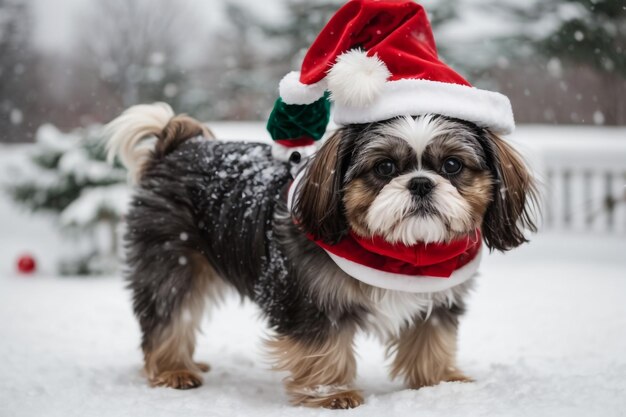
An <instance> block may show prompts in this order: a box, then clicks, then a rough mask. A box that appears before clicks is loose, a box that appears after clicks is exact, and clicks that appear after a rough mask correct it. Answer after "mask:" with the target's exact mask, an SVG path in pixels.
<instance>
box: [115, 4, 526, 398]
mask: <svg viewBox="0 0 626 417" xmlns="http://www.w3.org/2000/svg"><path fill="white" fill-rule="evenodd" d="M328 51H331V52H330V53H328ZM327 92H330V94H327ZM280 93H281V94H280V95H281V98H280V99H279V100H278V101H277V102H276V105H275V108H274V111H273V112H272V115H271V116H270V122H269V123H268V129H270V131H271V132H272V136H273V138H274V139H275V140H276V143H275V145H276V144H278V145H280V146H285V147H287V151H284V149H283V151H284V152H282V155H283V156H287V157H286V158H281V157H280V155H281V152H277V151H276V149H282V148H276V146H275V145H274V146H272V145H269V144H263V143H248V142H221V141H219V140H216V139H214V138H213V136H212V135H211V133H210V132H209V130H208V129H207V128H206V127H205V126H203V125H202V124H201V123H199V122H198V121H196V120H194V119H192V118H190V117H187V116H176V115H175V114H174V113H173V111H172V109H171V108H170V107H169V106H167V105H165V104H156V105H142V106H136V107H132V108H130V109H129V110H127V111H126V112H125V113H124V114H122V115H121V116H120V117H119V118H118V119H116V120H114V121H113V122H112V123H111V124H110V125H109V126H108V132H109V136H110V138H109V141H108V149H109V155H110V157H112V158H113V157H115V156H117V157H119V158H120V160H121V161H122V162H123V163H124V164H125V165H126V166H127V167H128V169H129V172H130V175H131V178H132V179H133V181H134V182H135V185H136V187H135V193H134V197H133V199H132V203H131V207H130V211H129V212H128V215H127V217H126V221H127V233H126V248H127V253H126V263H127V278H128V281H129V286H130V288H131V289H132V291H133V307H134V311H135V314H136V316H137V318H138V320H139V323H140V327H141V331H142V342H141V346H142V349H143V352H144V358H145V370H146V372H147V375H148V379H149V381H150V383H151V384H152V385H155V386H167V387H173V388H179V389H187V388H193V387H197V386H199V385H200V384H201V381H202V378H201V372H204V371H207V370H208V366H207V365H206V364H203V363H200V362H196V361H195V360H194V358H193V354H194V348H195V341H196V332H197V330H198V326H199V325H200V321H201V318H202V316H203V312H204V311H205V310H207V309H208V308H210V307H211V306H212V305H214V304H215V303H216V301H217V300H218V299H219V298H220V297H222V294H223V293H224V291H226V290H227V289H228V288H231V289H234V290H236V291H237V292H238V293H239V294H241V296H242V297H246V298H249V299H250V300H252V301H254V302H255V303H256V304H258V306H259V307H260V309H261V310H262V312H263V313H264V315H265V317H266V318H267V320H268V322H269V326H270V328H271V330H272V336H271V339H270V340H268V341H267V347H268V349H269V352H270V353H271V355H272V358H273V360H274V364H275V368H276V369H280V370H284V371H287V372H288V373H289V376H288V378H287V379H286V388H287V391H288V393H289V395H290V397H291V400H292V402H293V403H294V404H300V405H306V406H317V407H329V408H351V407H355V406H358V405H359V404H361V403H362V402H363V398H362V396H361V394H360V392H359V391H358V389H357V388H356V387H354V386H353V383H354V379H355V376H356V360H355V355H354V351H353V340H354V336H355V333H356V332H358V331H363V332H372V333H374V334H376V335H378V337H379V338H380V339H381V340H382V341H383V342H384V343H385V344H386V345H387V347H388V350H387V352H388V354H389V355H390V357H391V358H392V363H391V370H390V374H391V376H392V377H401V378H403V379H404V381H405V382H406V385H407V386H408V387H411V388H420V387H423V386H429V385H435V384H438V383H440V382H442V381H467V380H468V378H467V377H466V376H464V375H463V374H462V373H461V371H460V370H459V369H458V368H457V366H456V363H455V354H456V341H457V327H458V324H459V317H460V315H461V314H463V312H464V309H465V305H464V299H465V296H466V295H467V293H468V291H469V290H470V289H471V287H472V284H473V281H474V277H475V273H476V270H477V267H478V264H479V262H480V254H481V247H482V243H483V242H484V243H485V244H486V246H487V247H488V248H489V249H490V250H499V251H507V250H509V249H512V248H515V247H517V246H519V245H520V244H522V243H524V242H526V237H525V234H524V231H525V230H534V229H535V225H534V223H533V219H532V216H531V210H532V207H533V206H534V204H533V203H534V201H535V199H536V190H535V185H534V182H533V179H532V177H531V175H530V173H529V171H528V169H527V167H526V165H525V164H524V161H523V160H522V158H521V157H520V155H519V154H518V153H517V152H516V151H515V150H514V149H513V148H512V147H511V146H510V145H509V144H508V143H507V142H506V141H504V140H503V139H502V138H501V137H500V136H499V134H500V133H507V132H509V131H510V130H512V127H513V124H514V123H513V115H512V111H511V106H510V103H509V101H508V99H506V97H504V96H502V95H500V94H497V93H492V92H488V91H484V90H478V89H475V88H473V87H471V86H470V85H469V83H468V82H467V81H465V80H464V79H463V78H462V77H460V76H459V75H458V74H456V73H454V72H453V71H452V70H451V69H450V68H448V67H447V66H445V64H443V63H442V62H440V61H439V60H438V59H437V55H436V47H435V45H434V41H433V39H432V33H431V32H430V26H429V24H428V21H427V19H426V15H425V12H424V10H423V9H422V8H421V6H419V5H417V4H415V3H413V2H411V1H388V0H379V1H373V0H353V1H351V2H349V3H348V4H346V6H344V7H343V8H342V9H341V10H340V11H339V12H337V14H336V15H335V17H333V19H331V21H330V22H329V23H328V25H327V26H326V27H325V28H324V30H323V31H322V33H321V34H320V35H319V37H318V39H317V40H316V41H315V42H314V44H313V46H312V47H311V49H310V50H309V52H308V54H307V56H306V57H305V59H304V61H303V65H302V71H301V72H300V73H295V75H294V73H292V74H289V75H288V76H287V77H285V79H283V81H282V82H281V86H280ZM330 101H333V102H334V104H335V108H334V115H335V121H337V122H338V124H339V125H340V127H339V128H338V129H337V130H336V131H334V132H333V133H331V134H330V135H329V137H328V139H327V140H326V141H325V142H324V143H323V145H322V146H321V147H320V148H319V150H317V152H316V153H315V154H314V155H313V156H312V157H310V158H305V157H307V156H309V154H308V153H307V152H308V151H307V149H308V148H307V146H309V145H310V142H313V140H312V139H311V137H313V139H317V138H318V137H317V136H321V134H320V133H323V131H324V130H325V129H326V123H327V122H328V110H329V103H330ZM320 126H321V128H320ZM290 156H291V158H290ZM294 156H295V157H294ZM298 156H300V157H303V158H302V159H303V163H302V165H303V166H299V165H298V166H294V163H297V162H298V160H299V159H300V158H298ZM294 168H295V169H294ZM292 171H297V174H296V176H295V178H294V177H293V176H292Z"/></svg>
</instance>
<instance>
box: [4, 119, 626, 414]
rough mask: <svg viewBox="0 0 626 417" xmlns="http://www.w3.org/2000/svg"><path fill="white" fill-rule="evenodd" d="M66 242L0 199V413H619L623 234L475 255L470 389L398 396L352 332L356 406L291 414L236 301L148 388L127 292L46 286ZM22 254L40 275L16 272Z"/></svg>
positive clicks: (540, 240) (625, 259)
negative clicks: (189, 361) (168, 382)
mask: <svg viewBox="0 0 626 417" xmlns="http://www.w3.org/2000/svg"><path fill="white" fill-rule="evenodd" d="M242 128H243V129H244V130H245V126H244V127H242ZM216 130H219V129H216ZM218 133H219V132H218ZM13 153H15V152H13ZM0 154H2V155H0V164H1V163H2V159H3V158H2V157H6V156H7V155H8V151H7V150H6V149H0ZM11 157H19V152H18V153H16V154H15V155H12V156H11ZM5 160H6V159H5ZM62 246H63V245H62V243H61V241H60V240H59V239H58V237H57V236H56V231H55V229H54V227H53V226H52V225H51V222H50V221H49V220H48V219H42V218H39V217H32V216H28V215H25V214H23V213H20V212H19V211H17V210H16V209H15V208H13V207H12V206H11V205H10V204H9V202H8V201H7V200H6V197H4V195H1V194H0V317H1V318H2V320H0V357H1V358H2V360H1V361H0V417H19V416H51V417H55V416H59V417H61V416H63V417H66V416H79V415H80V416H89V417H91V416H133V417H142V416H150V417H153V416H154V417H158V416H170V415H182V416H188V417H193V416H229V417H230V416H291V415H294V416H325V415H331V414H335V413H345V414H346V415H355V416H376V417H378V416H381V415H384V416H386V417H391V416H406V415H419V416H444V415H445V416H450V415H463V416H496V415H497V416H527V415H532V416H560V415H567V416H568V417H571V416H585V417H587V416H603V417H604V416H626V355H625V354H624V353H625V352H626V302H624V298H625V297H626V256H625V254H626V237H624V236H603V235H599V234H596V235H584V234H541V235H539V236H536V237H535V239H534V240H533V242H532V243H531V244H530V245H527V246H525V247H523V248H521V249H519V250H517V251H515V252H512V253H510V254H507V255H499V254H496V255H490V256H487V257H486V259H485V260H484V262H483V266H482V268H481V272H482V274H481V277H480V279H479V285H478V286H477V288H476V291H475V292H474V294H473V295H472V297H471V299H470V300H469V312H468V314H467V315H466V316H465V317H464V319H463V321H462V325H461V334H460V351H459V362H460V367H461V368H462V369H463V370H464V371H465V372H466V373H467V374H468V375H471V376H472V377H474V378H475V379H476V382H474V383H470V384H458V383H447V384H442V385H439V386H436V387H431V388H425V389H421V390H419V391H411V390H405V389H403V387H402V385H401V384H400V383H399V382H398V381H395V382H394V381H389V380H388V379H387V376H386V365H387V363H388V362H387V361H386V360H385V358H384V355H383V351H382V348H381V347H380V346H379V344H378V342H377V341H375V340H373V339H368V338H364V337H360V338H359V339H358V343H357V347H358V352H359V356H360V359H359V376H358V381H357V384H358V385H359V386H360V387H361V388H362V389H363V390H364V394H365V398H366V404H365V405H363V406H362V407H360V408H358V409H355V410H350V411H343V412H342V411H338V412H334V411H328V410H309V409H301V408H293V407H291V406H289V405H288V404H287V397H286V395H285V394H284V392H283V390H282V386H281V378H283V377H284V374H281V373H276V372H273V371H270V370H269V364H268V362H267V360H266V358H265V356H264V355H263V351H262V350H261V344H260V339H261V338H262V337H263V335H265V334H266V332H267V330H266V328H265V327H264V323H263V321H262V320H261V319H260V318H259V317H258V312H257V310H256V309H255V307H254V306H253V305H250V304H248V303H243V304H241V303H239V302H238V301H237V300H235V299H234V298H233V299H230V300H229V301H228V302H227V303H226V304H225V305H224V306H221V307H220V308H218V309H216V311H214V312H213V314H212V320H211V321H207V323H206V325H205V326H204V328H203V329H204V332H203V335H202V337H201V338H200V341H199V346H198V352H197V358H198V359H199V360H203V361H207V362H209V363H210V364H211V365H212V368H213V369H212V370H211V372H210V373H208V374H207V375H206V376H205V384H204V385H203V386H202V387H200V388H199V389H196V390H191V391H175V390H170V389H165V388H156V389H153V388H149V387H148V386H147V384H146V382H145V379H144V378H143V376H142V374H141V354H140V351H139V349H138V344H139V331H138V327H137V324H136V322H135V320H134V318H133V316H132V312H131V309H130V302H129V293H128V292H127V291H126V290H125V289H124V283H123V282H122V280H121V279H120V278H119V277H104V278H95V279H79V278H60V277H56V276H54V274H52V272H51V271H52V268H53V262H52V259H53V257H54V255H56V254H58V253H59V252H61V251H62V249H63V248H62ZM22 251H29V252H33V253H35V254H36V255H37V257H38V259H39V260H40V263H41V269H40V270H41V272H40V273H39V274H37V275H34V276H28V277H26V276H19V275H17V274H15V272H14V262H15V257H16V256H17V254H18V253H20V252H22Z"/></svg>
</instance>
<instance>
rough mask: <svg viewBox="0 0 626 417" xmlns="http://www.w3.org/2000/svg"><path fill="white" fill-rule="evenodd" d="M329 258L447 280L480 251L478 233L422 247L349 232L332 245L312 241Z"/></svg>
mask: <svg viewBox="0 0 626 417" xmlns="http://www.w3.org/2000/svg"><path fill="white" fill-rule="evenodd" d="M309 239H311V240H313V241H314V242H315V243H316V244H317V245H319V246H320V247H321V248H323V249H324V250H326V251H328V252H330V253H332V254H333V255H336V256H339V257H341V258H344V259H347V260H349V261H352V262H355V263H358V264H361V265H364V266H367V267H369V268H373V269H377V270H379V271H385V272H390V273H393V274H401V275H409V276H427V277H437V278H449V277H450V276H451V275H452V273H453V272H454V271H456V270H457V269H459V268H462V267H463V266H465V265H467V264H468V263H469V262H471V261H472V260H473V259H474V258H476V256H477V255H478V252H479V251H480V248H481V245H482V243H481V235H480V230H476V231H475V232H474V233H471V234H469V235H467V236H465V237H463V238H461V239H458V240H454V241H451V242H447V243H428V244H425V243H422V242H419V243H417V244H415V245H412V246H406V245H403V244H401V243H396V244H390V243H388V242H387V241H385V240H384V239H383V238H381V237H378V236H375V237H372V238H363V237H360V236H358V235H357V234H355V233H353V232H351V233H350V234H349V235H348V236H346V237H345V238H343V239H342V240H341V241H340V242H339V243H337V244H335V245H329V244H327V243H324V242H322V241H321V240H315V239H312V238H311V236H309Z"/></svg>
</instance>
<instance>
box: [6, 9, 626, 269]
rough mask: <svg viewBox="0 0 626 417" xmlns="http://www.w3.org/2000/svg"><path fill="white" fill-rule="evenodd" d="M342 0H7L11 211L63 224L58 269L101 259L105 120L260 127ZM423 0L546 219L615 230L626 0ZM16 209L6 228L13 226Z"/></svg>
mask: <svg viewBox="0 0 626 417" xmlns="http://www.w3.org/2000/svg"><path fill="white" fill-rule="evenodd" d="M341 4H343V2H342V1H338V0H319V1H311V0H264V1H263V2H257V1H250V0H210V1H204V0H177V1H172V0H107V1H97V0H54V1H49V0H0V143H1V144H2V145H0V146H2V147H1V148H0V149H1V154H2V155H1V156H0V163H1V164H2V180H1V182H2V187H3V202H2V204H3V205H4V206H6V209H5V211H7V210H12V211H11V213H15V214H16V215H17V213H19V214H22V213H24V212H25V211H30V212H36V213H40V214H41V215H40V216H36V217H29V220H28V222H27V223H28V224H33V223H32V222H36V221H38V220H36V219H42V218H44V217H45V218H46V219H47V220H46V221H45V225H46V226H45V227H48V225H53V227H55V232H54V234H55V235H56V234H59V235H63V236H64V238H66V239H65V240H63V245H61V246H68V245H69V247H71V249H70V250H69V252H71V253H73V254H74V255H73V258H74V259H68V260H63V259H62V258H63V257H62V256H59V257H58V258H59V259H60V260H57V263H56V264H55V265H56V266H54V267H51V268H53V269H55V270H57V271H59V272H60V273H62V274H69V275H75V274H92V273H99V272H101V271H105V272H106V271H109V270H110V268H111V267H112V266H111V265H115V264H116V262H115V254H116V252H117V250H118V247H119V245H118V244H117V242H118V235H119V221H120V219H121V218H122V217H123V212H124V208H125V204H126V198H127V194H128V190H127V188H126V187H125V185H124V181H125V172H124V171H123V170H122V169H121V168H120V167H117V166H116V167H110V166H108V165H107V164H105V163H104V161H103V152H102V148H101V146H100V145H101V138H100V133H99V128H100V126H101V124H102V123H106V122H107V121H109V120H111V119H112V118H113V117H115V116H116V115H118V114H119V113H120V112H121V111H122V110H123V109H125V108H126V107H128V106H131V105H133V104H137V103H145V102H153V101H166V102H168V103H170V104H171V105H172V106H173V107H174V109H175V110H176V111H178V112H185V113H188V114H191V115H193V116H194V117H197V118H199V119H201V120H206V121H207V122H209V123H210V124H211V126H212V127H213V128H214V129H215V130H216V131H217V133H218V135H219V136H220V137H222V138H238V139H258V140H263V139H265V138H266V135H265V132H264V129H263V121H264V120H265V119H266V117H267V116H268V113H269V111H270V110H271V108H272V104H273V101H274V100H275V99H276V96H277V86H278V81H279V80H280V79H281V77H282V76H283V75H284V74H286V73H287V72H288V71H290V70H292V69H295V68H298V67H299V64H300V62H301V59H302V57H303V55H304V52H305V51H306V48H307V47H308V46H309V44H310V43H311V42H312V40H313V39H314V38H315V36H316V34H317V33H318V31H319V30H320V28H321V27H322V26H323V25H324V23H325V22H326V21H327V20H328V18H329V17H330V16H331V15H332V13H333V12H334V11H335V10H337V8H338V7H339V6H340V5H341ZM423 4H424V6H425V8H426V10H427V11H428V13H429V15H430V18H431V21H432V24H433V27H434V32H435V38H436V39H437V41H438V46H439V50H440V55H441V56H442V58H443V59H444V60H445V61H446V62H448V63H449V64H450V65H451V66H452V67H454V68H455V69H457V70H458V71H459V72H461V73H462V74H464V75H465V76H466V78H468V79H469V80H470V81H471V82H472V83H473V84H474V85H476V86H477V87H479V88H485V89H490V90H495V91H500V92H502V93H504V94H506V95H507V96H508V97H509V98H510V99H511V101H512V103H513V108H514V111H515V117H516V120H517V123H518V124H519V125H520V126H521V128H520V129H518V132H517V134H516V135H515V136H514V137H513V139H512V140H514V141H517V142H520V145H521V147H522V148H523V149H524V150H525V152H528V153H529V155H531V157H530V158H529V159H530V160H531V162H532V163H533V165H534V166H535V168H536V169H537V171H538V175H539V176H540V177H541V178H542V179H543V181H544V183H545V190H546V193H545V194H546V196H547V201H546V209H545V211H544V219H543V221H544V226H545V227H544V229H550V228H552V229H559V230H570V231H571V230H578V231H586V230H595V231H601V232H602V233H624V229H625V228H626V226H624V223H626V212H624V208H623V206H624V200H625V197H624V184H625V183H626V156H625V155H626V154H625V152H626V151H625V147H626V130H624V129H623V128H620V127H619V126H623V125H625V124H626V5H625V3H624V0H540V1H528V0H524V1H521V0H424V1H423ZM4 217H5V218H8V217H10V216H8V215H7V216H4ZM10 223H11V224H7V225H6V226H5V227H4V229H5V230H10V227H16V228H18V226H16V223H15V222H10ZM20 227H22V226H20ZM42 227H44V226H42ZM8 236H9V233H5V238H6V239H7V240H8V243H6V244H5V246H10V247H11V248H14V247H16V249H13V250H11V251H9V252H10V253H11V255H8V254H6V255H4V256H6V257H8V256H19V255H17V253H18V252H20V251H25V252H26V253H28V252H32V251H35V247H36V244H35V243H31V242H32V239H30V240H29V241H26V242H25V243H23V244H21V245H18V244H17V242H16V239H19V238H20V236H26V234H23V233H20V232H19V231H16V233H13V234H11V237H10V238H9V237H8ZM55 238H56V237H55ZM25 239H26V238H25ZM57 246H59V245H54V250H56V248H57ZM17 247H19V248H23V249H17ZM5 253H7V251H5ZM77 253H78V255H76V254H77ZM40 257H41V256H40ZM43 257H44V258H45V259H53V258H57V257H55V256H47V255H46V256H43ZM12 262H13V259H7V260H6V262H5V267H6V265H9V264H11V263H12ZM44 262H47V261H44Z"/></svg>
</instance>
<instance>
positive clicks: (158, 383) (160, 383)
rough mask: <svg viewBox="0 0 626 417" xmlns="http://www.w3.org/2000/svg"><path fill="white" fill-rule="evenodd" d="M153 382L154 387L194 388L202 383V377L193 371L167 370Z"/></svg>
mask: <svg viewBox="0 0 626 417" xmlns="http://www.w3.org/2000/svg"><path fill="white" fill-rule="evenodd" d="M151 383H152V386H153V387H169V388H175V389H192V388H197V387H199V386H200V385H202V378H201V377H200V375H197V374H195V373H193V372H191V371H166V372H162V373H160V374H159V375H157V376H156V377H155V378H154V379H153V380H152V381H151Z"/></svg>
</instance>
